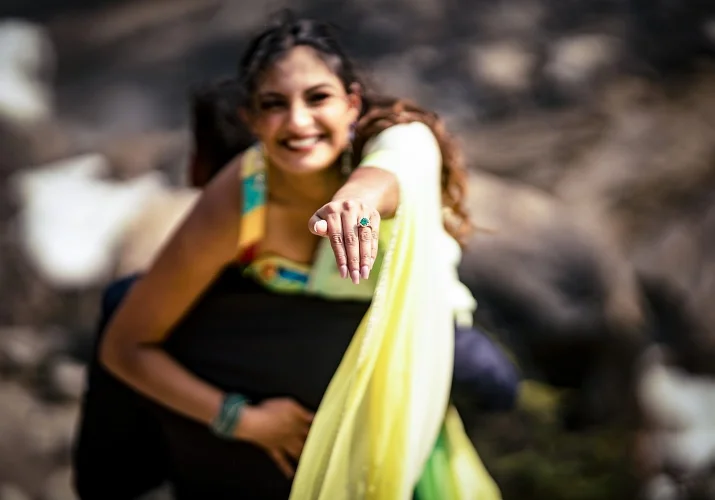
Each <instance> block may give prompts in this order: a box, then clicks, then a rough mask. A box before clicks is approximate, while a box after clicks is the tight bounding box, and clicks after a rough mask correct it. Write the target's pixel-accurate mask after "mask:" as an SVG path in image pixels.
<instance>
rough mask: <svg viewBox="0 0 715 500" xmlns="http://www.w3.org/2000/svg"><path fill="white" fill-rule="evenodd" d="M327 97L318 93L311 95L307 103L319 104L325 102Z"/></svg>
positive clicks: (327, 95)
mask: <svg viewBox="0 0 715 500" xmlns="http://www.w3.org/2000/svg"><path fill="white" fill-rule="evenodd" d="M328 97H330V95H329V94H326V93H323V92H319V93H317V94H313V95H311V96H310V97H309V98H308V102H309V103H311V104H320V103H322V102H323V101H325V100H326V99H327V98H328Z"/></svg>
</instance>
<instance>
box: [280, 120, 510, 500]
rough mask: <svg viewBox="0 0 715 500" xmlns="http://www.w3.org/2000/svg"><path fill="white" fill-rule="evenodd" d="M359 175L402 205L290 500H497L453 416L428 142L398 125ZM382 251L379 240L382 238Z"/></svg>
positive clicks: (436, 182)
mask: <svg viewBox="0 0 715 500" xmlns="http://www.w3.org/2000/svg"><path fill="white" fill-rule="evenodd" d="M360 164H361V165H362V166H371V167H378V168H384V169H387V170H390V171H391V172H393V173H394V174H395V175H396V176H397V178H398V181H399V185H400V205H399V208H398V210H397V214H396V215H395V217H394V219H393V220H391V221H385V222H383V224H382V229H381V231H382V232H383V234H387V235H389V239H387V241H389V243H388V247H387V249H385V255H384V260H383V262H382V267H381V270H380V273H379V276H378V278H377V285H376V288H375V294H374V296H373V301H372V305H371V306H370V309H369V311H368V313H367V314H366V316H365V317H364V318H363V321H362V323H361V324H360V327H359V328H358V331H357V332H356V333H355V336H354V337H353V340H352V342H351V344H350V346H349V348H348V350H347V352H346V354H345V356H344V358H343V360H342V362H341V364H340V367H339V368H338V370H337V372H336V373H335V375H334V376H333V379H332V381H331V383H330V385H329V387H328V390H327V392H326V394H325V397H324V398H323V401H322V403H321V405H320V408H319V409H318V412H317V414H316V417H315V420H314V423H313V425H312V427H311V430H310V434H309V436H308V439H307V442H306V445H305V448H304V451H303V454H302V456H301V460H300V465H299V467H298V470H297V473H296V477H295V480H294V484H293V489H292V492H291V497H290V498H291V500H347V499H361V500H362V499H366V500H406V499H410V498H413V495H415V494H416V495H417V496H418V497H419V498H420V500H432V499H435V500H437V499H439V500H497V499H499V498H501V496H500V492H499V489H498V487H497V486H496V484H495V483H494V481H493V480H492V478H491V477H490V476H489V474H488V473H487V472H486V470H485V469H484V466H483V465H482V463H481V461H480V460H479V457H478V455H477V453H476V451H475V450H474V448H473V446H472V444H471V442H470V441H469V439H468V438H467V436H466V433H465V431H464V428H463V426H462V423H461V421H460V419H459V416H458V415H457V413H456V411H455V410H454V408H451V407H448V405H449V393H450V386H451V377H452V371H453V366H452V364H453V355H454V308H453V306H452V305H451V304H450V301H449V298H450V294H449V293H448V288H449V286H450V280H451V279H452V277H453V275H454V269H453V268H451V269H450V266H451V265H452V264H451V263H450V262H449V261H448V260H447V259H445V258H443V253H444V247H443V245H442V244H441V242H443V241H444V239H443V238H440V237H438V236H439V235H441V234H442V232H443V231H444V229H443V224H442V210H441V206H442V204H441V192H440V170H441V156H440V153H439V148H438V145H437V142H436V139H435V137H434V135H433V134H432V132H431V130H430V129H429V128H428V127H427V126H426V125H424V124H422V123H411V124H405V125H396V126H393V127H390V128H389V129H387V130H385V131H383V132H382V133H380V134H379V135H378V136H377V137H376V138H374V139H373V140H372V141H371V142H370V143H369V144H368V145H367V147H366V155H365V157H364V159H363V160H362V161H361V163H360ZM381 240H383V241H384V239H383V238H381Z"/></svg>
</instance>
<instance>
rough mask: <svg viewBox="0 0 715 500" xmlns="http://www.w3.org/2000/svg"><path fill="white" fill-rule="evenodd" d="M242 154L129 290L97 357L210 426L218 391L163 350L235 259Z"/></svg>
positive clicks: (142, 390) (162, 400)
mask: <svg viewBox="0 0 715 500" xmlns="http://www.w3.org/2000/svg"><path fill="white" fill-rule="evenodd" d="M239 168H240V159H239V160H237V161H234V163H233V164H232V165H230V166H228V167H226V168H225V169H224V170H223V171H222V172H221V173H220V174H219V175H218V176H217V178H216V179H215V180H214V181H212V182H211V183H210V184H209V185H208V186H207V188H206V190H205V191H204V193H203V194H202V196H201V198H200V199H199V201H198V202H197V204H196V206H195V208H194V209H193V210H192V211H191V213H190V214H189V215H188V217H187V219H186V220H185V221H184V222H183V224H182V225H181V226H180V228H179V229H178V230H177V232H176V233H175V234H174V235H173V236H172V238H171V239H170V240H169V242H168V243H167V244H166V246H165V247H164V249H163V250H162V251H161V253H160V254H159V256H158V258H157V259H156V261H155V263H154V265H153V266H152V267H151V268H150V270H149V271H148V272H147V274H146V275H145V276H144V277H142V278H141V279H140V280H139V281H138V282H137V283H136V284H135V285H134V286H133V287H132V290H131V291H130V293H129V294H128V295H127V297H126V299H125V300H124V302H123V303H122V305H121V306H120V308H119V309H118V310H117V313H116V314H115V315H114V317H113V319H112V320H111V322H110V323H109V325H108V327H107V328H108V330H107V333H106V335H105V338H104V341H103V342H102V345H101V350H100V359H101V361H102V363H103V364H104V365H105V366H106V367H107V369H108V370H109V371H110V372H112V373H113V374H114V375H115V376H117V377H118V378H120V379H121V380H123V381H124V382H126V383H127V384H128V385H130V386H132V387H133V388H135V389H136V390H137V391H139V392H140V393H142V394H144V395H145V396H147V397H149V398H151V399H153V400H155V401H157V402H159V403H161V404H163V405H165V406H167V407H169V408H171V409H173V410H175V411H176V412H178V413H180V414H182V415H185V416H187V417H189V418H192V419H194V420H197V421H199V422H203V423H205V424H208V423H210V422H211V421H212V420H213V418H214V417H215V415H216V414H217V413H218V411H219V408H220V406H221V403H222V400H223V396H224V395H223V393H222V392H221V391H220V390H219V389H217V388H216V387H213V386H211V385H209V384H208V383H206V382H204V381H202V380H200V379H199V378H197V377H196V376H194V375H193V374H191V373H190V372H189V371H188V370H186V369H184V368H183V367H182V366H181V365H180V364H179V363H177V362H176V361H175V360H174V359H172V358H171V357H170V356H169V355H167V354H166V353H165V352H164V350H162V349H161V348H160V347H159V344H160V343H161V342H162V341H163V340H164V339H165V338H166V337H167V335H168V333H169V332H170V331H171V329H172V327H174V326H175V325H176V324H177V322H178V321H179V320H180V319H181V318H182V317H183V316H184V314H185V313H186V312H187V311H188V310H189V308H190V307H191V306H192V305H193V304H194V302H195V301H196V300H197V299H198V298H199V296H200V295H201V294H202V293H203V292H204V291H205V290H206V289H207V287H208V286H209V285H210V283H211V282H212V281H213V280H214V279H215V278H216V276H217V275H218V274H219V273H220V272H221V270H222V269H223V268H224V267H225V265H226V264H228V263H229V262H230V261H232V259H234V258H235V254H236V245H237V242H238V231H239V225H240V218H241V204H242V196H241V183H240V175H239Z"/></svg>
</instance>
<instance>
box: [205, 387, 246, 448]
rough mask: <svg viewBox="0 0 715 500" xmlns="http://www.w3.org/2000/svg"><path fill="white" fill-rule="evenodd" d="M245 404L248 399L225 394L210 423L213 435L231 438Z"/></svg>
mask: <svg viewBox="0 0 715 500" xmlns="http://www.w3.org/2000/svg"><path fill="white" fill-rule="evenodd" d="M247 403H248V399H246V398H245V397H244V396H242V395H240V394H227V395H226V397H224V399H223V403H222V404H221V409H220V410H219V412H218V415H216V417H215V418H214V419H213V421H212V422H211V425H210V428H211V430H212V431H213V433H214V434H216V435H217V436H220V437H222V438H233V437H234V434H235V431H236V427H238V423H239V421H240V420H241V413H242V411H243V408H244V407H245V406H246V404H247Z"/></svg>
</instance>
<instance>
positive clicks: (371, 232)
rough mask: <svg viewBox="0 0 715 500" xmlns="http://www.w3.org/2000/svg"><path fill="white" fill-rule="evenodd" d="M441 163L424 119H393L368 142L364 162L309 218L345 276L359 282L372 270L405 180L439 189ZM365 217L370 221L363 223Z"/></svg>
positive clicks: (311, 227) (438, 152)
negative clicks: (383, 226)
mask: <svg viewBox="0 0 715 500" xmlns="http://www.w3.org/2000/svg"><path fill="white" fill-rule="evenodd" d="M413 160H414V161H413ZM441 165H442V163H441V153H440V149H439V144H438V143H437V139H436V138H435V136H434V134H433V133H432V131H431V130H430V128H429V127H428V126H427V125H425V124H424V123H421V122H413V123H407V124H399V125H393V126H392V127H389V128H387V129H385V130H384V131H382V132H381V133H379V134H378V135H377V136H375V137H374V138H373V139H372V140H371V141H369V142H368V144H367V146H366V148H365V156H364V157H363V159H362V160H361V162H360V167H359V168H357V169H356V170H355V171H354V172H353V173H352V174H351V175H350V178H349V179H348V180H347V182H346V183H345V185H344V186H343V187H342V188H341V189H340V190H338V192H337V193H336V194H335V196H333V199H332V200H331V202H330V203H328V204H327V205H325V206H323V207H322V208H321V209H320V210H318V211H317V212H316V213H315V214H314V215H313V217H311V219H310V221H309V223H308V225H309V229H310V231H311V232H313V233H314V234H316V235H318V236H324V237H328V238H330V242H331V246H332V248H333V252H334V253H335V260H336V263H337V265H338V269H339V270H340V273H341V276H343V277H346V276H350V278H351V279H352V280H353V282H354V283H359V281H360V278H363V279H366V278H367V277H368V276H369V273H370V271H371V270H372V266H373V264H374V261H375V258H376V257H377V247H378V239H379V227H380V220H381V219H389V218H391V217H393V216H394V215H395V212H396V211H397V207H398V205H399V203H400V186H401V185H404V183H407V182H425V183H433V184H434V186H435V189H439V173H440V169H441ZM363 218H367V219H368V220H369V227H360V221H361V220H362V219H363Z"/></svg>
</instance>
